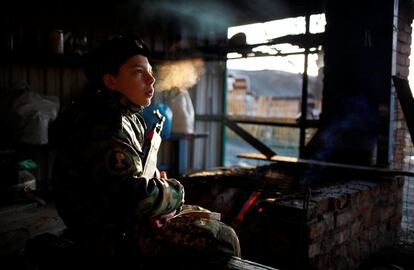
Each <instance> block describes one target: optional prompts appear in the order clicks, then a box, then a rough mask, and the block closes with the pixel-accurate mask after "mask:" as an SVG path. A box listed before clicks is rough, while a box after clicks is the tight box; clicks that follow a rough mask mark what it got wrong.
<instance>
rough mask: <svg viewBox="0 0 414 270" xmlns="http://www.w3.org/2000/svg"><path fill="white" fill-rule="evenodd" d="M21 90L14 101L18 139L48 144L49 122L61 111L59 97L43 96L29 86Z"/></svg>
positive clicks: (19, 140) (21, 141)
mask: <svg viewBox="0 0 414 270" xmlns="http://www.w3.org/2000/svg"><path fill="white" fill-rule="evenodd" d="M20 91H21V93H20V94H19V95H18V96H17V97H16V98H15V99H14V102H13V110H14V112H15V113H16V114H17V116H18V123H17V126H16V127H15V128H16V130H15V132H16V136H17V138H16V139H17V141H18V142H19V143H29V144H47V143H48V129H49V123H50V122H51V121H54V120H55V119H56V117H57V114H58V111H59V100H58V98H57V97H52V96H49V97H47V96H42V95H40V94H39V93H36V92H34V91H31V90H30V89H27V88H26V89H23V90H20Z"/></svg>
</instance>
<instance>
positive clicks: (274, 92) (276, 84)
mask: <svg viewBox="0 0 414 270" xmlns="http://www.w3.org/2000/svg"><path fill="white" fill-rule="evenodd" d="M227 73H228V76H236V77H237V76H238V75H239V76H240V75H243V76H248V77H249V79H250V85H251V88H252V89H251V90H252V91H253V92H254V93H256V95H257V96H272V97H278V98H300V97H301V95H302V75H301V74H295V73H290V72H286V71H281V70H259V71H250V70H235V69H229V70H228V71H227ZM315 85H316V77H314V76H309V88H308V89H309V93H312V90H311V89H314V88H315Z"/></svg>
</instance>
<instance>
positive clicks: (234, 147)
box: [223, 14, 326, 166]
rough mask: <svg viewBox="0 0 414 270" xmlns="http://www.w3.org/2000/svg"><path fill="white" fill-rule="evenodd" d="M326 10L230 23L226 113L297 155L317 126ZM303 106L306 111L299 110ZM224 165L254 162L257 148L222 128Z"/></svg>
mask: <svg viewBox="0 0 414 270" xmlns="http://www.w3.org/2000/svg"><path fill="white" fill-rule="evenodd" d="M325 24H326V21H325V16H324V14H314V15H310V16H301V17H295V18H287V19H282V20H275V21H269V22H264V23H257V24H251V25H242V26H235V27H230V28H229V29H228V38H229V44H230V46H231V48H232V49H231V51H230V52H229V53H228V54H227V84H226V87H227V91H225V93H224V95H225V96H224V100H225V105H226V106H225V113H226V115H227V117H228V118H229V119H231V120H233V121H234V122H236V123H237V124H238V125H239V126H240V127H241V128H243V129H244V130H246V131H247V132H249V133H250V134H251V135H252V136H253V137H255V138H256V139H258V140H260V141H261V142H262V143H264V144H266V145H267V146H268V147H270V148H271V149H272V150H273V151H274V152H275V153H277V154H279V155H285V156H294V157H298V156H300V155H301V151H302V149H303V147H304V146H305V145H306V142H307V141H308V140H309V139H310V138H311V137H312V135H313V134H314V132H315V127H316V123H317V121H318V119H319V114H320V112H321V103H322V85H323V83H322V81H323V48H322V41H323V35H324V31H325ZM303 112H306V113H303ZM224 137H225V138H224V139H225V143H224V148H225V149H224V151H223V152H224V159H223V160H224V165H225V166H232V165H244V164H247V165H257V161H252V160H246V159H239V158H238V157H237V155H238V154H240V153H246V152H247V153H259V151H258V150H257V149H255V148H254V147H252V146H251V145H250V144H249V143H248V142H246V141H245V140H243V139H241V138H240V137H239V136H238V135H237V134H236V133H234V132H233V131H232V130H230V129H229V128H226V130H225V135H224Z"/></svg>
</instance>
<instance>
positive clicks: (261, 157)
mask: <svg viewBox="0 0 414 270" xmlns="http://www.w3.org/2000/svg"><path fill="white" fill-rule="evenodd" d="M237 157H239V158H247V159H255V160H264V161H270V162H276V163H277V162H279V163H296V164H300V165H313V166H320V167H331V168H337V169H347V170H353V171H359V172H367V173H377V174H384V175H390V176H394V175H401V176H411V177H413V176H414V172H410V171H402V170H393V169H387V168H379V167H370V166H360V165H351V164H343V163H333V162H326V161H319V160H311V159H302V158H296V157H288V156H273V157H271V158H267V157H266V156H265V155H263V154H257V153H243V154H239V155H237Z"/></svg>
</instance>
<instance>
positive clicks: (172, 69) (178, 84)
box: [155, 58, 204, 91]
mask: <svg viewBox="0 0 414 270" xmlns="http://www.w3.org/2000/svg"><path fill="white" fill-rule="evenodd" d="M203 73H204V62H203V60H202V59H200V58H195V59H188V60H176V61H167V62H165V63H163V64H160V65H158V66H157V74H156V76H157V82H156V83H155V88H156V89H157V90H158V91H165V90H171V89H174V88H175V89H180V90H185V89H188V88H190V87H192V86H193V85H195V84H196V83H197V81H198V79H199V78H200V76H201V75H202V74H203Z"/></svg>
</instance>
